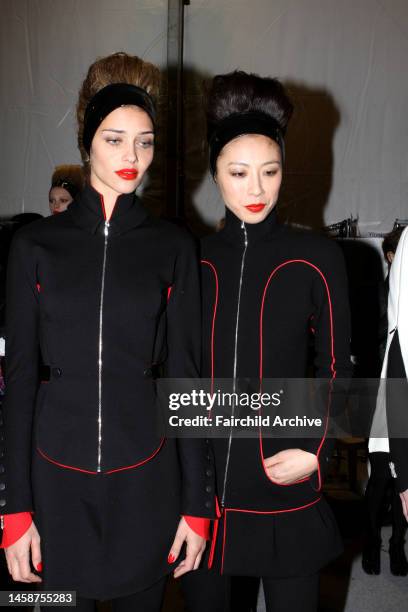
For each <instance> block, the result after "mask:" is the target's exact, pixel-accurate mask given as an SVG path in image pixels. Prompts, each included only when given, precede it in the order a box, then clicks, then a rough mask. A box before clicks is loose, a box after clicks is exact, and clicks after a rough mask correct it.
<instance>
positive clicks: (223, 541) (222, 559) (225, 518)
mask: <svg viewBox="0 0 408 612" xmlns="http://www.w3.org/2000/svg"><path fill="white" fill-rule="evenodd" d="M224 510H225V512H224V533H223V536H222V556H221V574H222V573H223V571H224V553H225V540H226V536H227V509H226V508H225V509H224Z"/></svg>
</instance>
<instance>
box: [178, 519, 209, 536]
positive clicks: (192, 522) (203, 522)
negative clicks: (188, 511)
mask: <svg viewBox="0 0 408 612" xmlns="http://www.w3.org/2000/svg"><path fill="white" fill-rule="evenodd" d="M183 518H184V520H185V521H186V523H187V525H188V526H189V527H190V529H192V530H193V531H195V533H196V534H198V535H199V536H201V537H202V538H204V539H205V540H209V539H210V524H211V519H207V518H200V517H199V516H183Z"/></svg>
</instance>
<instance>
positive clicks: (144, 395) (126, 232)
mask: <svg viewBox="0 0 408 612" xmlns="http://www.w3.org/2000/svg"><path fill="white" fill-rule="evenodd" d="M170 287H171V293H170V295H169V288H170ZM199 295H200V292H199V276H198V260H197V255H196V249H195V245H194V242H193V240H192V239H191V238H190V237H189V236H188V234H186V233H185V232H184V231H182V230H180V229H179V228H177V227H175V226H173V225H171V224H169V223H166V222H164V221H161V220H157V219H154V218H152V217H150V216H149V215H148V214H147V212H146V211H145V209H144V208H143V207H142V205H141V203H140V201H139V200H138V198H137V197H135V196H134V195H133V194H129V195H122V196H120V197H119V198H118V200H117V203H116V206H115V208H114V211H113V214H112V218H111V220H110V223H109V225H107V224H106V223H105V221H104V217H103V207H102V205H101V198H100V196H99V194H98V193H97V192H96V191H95V190H94V189H92V188H91V187H87V188H86V189H85V191H84V192H83V193H82V194H81V195H80V196H79V197H78V199H77V200H76V201H75V202H74V203H72V204H71V206H70V207H69V208H68V210H67V211H66V212H65V213H62V214H59V215H56V216H53V217H48V218H47V219H44V220H41V221H39V222H35V223H33V224H31V225H29V226H27V227H26V228H24V229H22V230H21V231H19V232H18V234H17V236H16V238H15V240H14V243H13V246H12V251H11V254H10V264H9V272H8V289H7V348H6V353H7V357H6V360H7V363H6V369H7V372H6V399H5V403H4V420H5V449H6V452H5V457H4V459H2V460H1V462H0V463H1V465H2V468H3V473H2V474H1V479H0V480H1V481H2V482H3V481H4V484H5V486H4V490H1V491H0V498H1V502H0V503H1V507H0V511H1V513H3V514H6V513H14V512H21V511H29V510H34V512H36V511H37V507H36V506H38V504H40V505H41V503H42V498H41V499H39V502H38V503H37V502H36V499H37V496H36V492H35V491H34V499H33V491H32V482H31V473H30V470H31V464H32V456H33V455H32V454H33V453H35V454H36V459H37V458H38V457H39V458H41V459H42V460H44V461H47V462H48V463H52V465H54V466H57V467H58V468H60V472H61V474H62V473H67V472H68V471H70V472H71V473H72V474H78V473H81V474H89V475H90V476H92V478H94V479H97V478H99V477H104V476H105V477H106V476H107V475H115V474H119V475H120V474H124V473H130V472H131V471H132V470H138V471H141V470H143V469H144V468H146V465H149V466H150V467H149V470H150V472H151V482H150V486H149V490H148V491H140V492H139V497H140V496H144V503H145V505H146V503H147V502H146V500H148V501H149V500H150V501H149V503H148V504H147V506H148V507H149V504H150V506H151V510H152V511H154V512H155V513H156V516H157V520H158V525H160V522H162V524H165V521H164V520H163V521H161V520H160V516H161V515H163V517H164V516H165V515H166V513H167V512H169V511H170V512H173V510H174V509H175V508H178V511H179V513H181V514H187V515H195V516H212V512H213V510H212V506H213V494H209V493H208V491H206V488H208V487H209V482H210V480H211V478H210V477H209V476H208V475H207V474H206V472H208V459H207V451H206V444H205V441H204V440H181V441H180V442H176V441H175V440H162V439H161V438H160V436H159V433H158V429H157V426H156V412H155V408H156V395H155V383H154V380H153V375H154V369H155V367H156V365H157V364H158V363H161V364H164V369H165V374H166V375H167V376H169V377H197V375H198V373H199V367H200V364H199V361H200V298H199ZM41 361H42V362H43V364H45V365H46V366H47V367H46V368H41V370H40V368H39V366H40V362H41ZM39 370H40V374H39ZM43 372H45V374H44V373H43ZM39 378H42V379H43V381H42V382H41V383H39ZM47 379H49V380H47ZM173 447H177V452H173V451H172V450H171V449H173ZM163 453H164V454H165V456H166V460H165V463H166V467H165V470H166V472H165V473H166V475H167V476H166V477H167V479H168V482H171V483H172V486H171V489H172V491H173V495H174V496H175V500H176V501H175V500H174V499H172V500H170V501H169V500H167V499H164V498H163V495H162V491H163V487H162V483H163V466H161V468H160V470H158V471H157V473H156V472H155V470H154V465H155V461H158V462H160V461H161V459H160V457H161V456H162V455H163ZM61 482H62V481H61ZM95 482H96V481H95ZM180 489H181V497H180V495H179V490H180ZM149 496H150V497H149ZM177 496H178V498H177ZM177 499H178V501H177ZM124 503H125V502H124ZM169 505H170V506H171V509H170V510H169ZM127 510H128V511H129V512H130V511H131V512H133V513H134V517H135V524H137V522H138V521H139V524H140V527H142V525H141V522H142V521H143V520H150V519H149V517H148V516H143V515H142V516H139V515H138V513H137V510H135V509H126V508H124V511H127ZM101 511H102V512H103V509H102V510H101ZM173 518H174V517H173ZM71 524H72V523H71ZM74 524H75V523H73V524H72V527H73V528H74ZM176 526H177V524H176V523H174V530H175V528H176ZM158 529H160V527H158ZM142 531H143V530H142ZM170 535H172V536H174V532H173V533H172V534H170ZM142 542H143V541H142ZM142 546H147V543H145V544H143V543H142ZM148 546H149V547H151V548H153V549H154V546H155V543H154V542H149V544H148ZM148 557H149V555H146V564H147V563H148V562H147V558H148ZM157 577H158V576H155V577H154V578H157ZM152 579H153V575H152Z"/></svg>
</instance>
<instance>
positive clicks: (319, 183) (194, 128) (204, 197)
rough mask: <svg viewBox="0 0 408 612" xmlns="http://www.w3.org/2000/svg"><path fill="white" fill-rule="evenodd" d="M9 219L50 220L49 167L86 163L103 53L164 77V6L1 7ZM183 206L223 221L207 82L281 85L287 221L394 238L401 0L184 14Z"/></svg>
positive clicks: (290, 3)
mask: <svg viewBox="0 0 408 612" xmlns="http://www.w3.org/2000/svg"><path fill="white" fill-rule="evenodd" d="M0 11H1V12H0V110H1V113H0V138H1V143H2V155H1V164H0V185H1V187H0V216H1V217H5V216H8V215H11V214H15V213H17V212H21V211H38V212H42V213H43V214H46V213H47V192H48V187H49V180H50V176H51V172H52V169H53V167H54V166H55V165H57V164H60V163H72V162H75V161H79V155H78V152H77V149H76V134H75V123H74V109H75V103H76V96H77V92H78V88H79V86H80V83H81V81H82V79H83V77H84V74H85V71H86V69H87V67H88V65H89V64H90V63H91V61H93V60H94V59H95V58H96V57H97V56H100V55H104V54H108V53H111V52H114V51H118V50H125V51H128V52H131V53H136V54H139V55H141V56H142V57H144V58H146V59H148V60H150V61H153V62H156V63H157V64H159V65H160V66H162V67H164V66H165V64H166V43H167V0H115V2H112V0H0ZM185 13H186V20H185V66H186V71H187V92H186V96H185V102H186V118H187V121H186V151H187V168H186V171H187V185H186V186H187V190H186V194H187V209H188V210H189V211H190V216H192V214H193V211H198V213H199V215H200V217H201V218H202V219H203V220H204V221H205V222H208V223H210V224H212V223H213V222H214V221H215V220H217V219H218V218H220V217H221V216H222V215H223V209H222V205H221V202H220V201H219V197H218V195H217V192H216V189H215V188H214V185H213V184H212V182H211V180H210V179H209V178H208V174H206V151H205V142H204V133H205V131H204V122H203V111H202V93H201V92H202V89H201V81H202V79H203V77H208V76H212V75H213V74H216V73H221V72H226V71H230V70H233V69H235V68H241V69H244V70H250V71H254V72H259V73H261V74H265V75H272V76H278V77H279V78H281V79H282V80H283V81H284V82H285V83H286V84H287V85H288V86H289V88H290V90H291V92H292V95H293V97H294V100H295V104H296V109H297V110H296V113H295V116H294V118H293V121H292V125H291V127H290V129H289V133H288V158H287V165H286V177H285V186H284V189H283V192H282V197H281V203H280V207H281V212H282V214H283V215H284V216H286V217H287V218H289V219H291V220H292V221H296V222H300V223H303V222H310V223H311V224H313V225H321V224H322V223H333V222H335V221H339V220H341V219H343V218H345V217H347V216H349V215H350V214H353V215H354V216H358V217H359V220H360V223H359V225H360V229H361V230H362V232H364V233H366V232H368V231H386V230H388V229H390V227H391V226H392V223H393V221H394V219H395V218H396V217H408V155H407V150H408V147H407V144H408V138H407V136H408V121H407V116H406V115H407V108H408V105H407V100H408V79H406V70H405V68H404V67H405V63H406V58H407V57H408V2H406V0H381V1H380V0H342V1H341V2H339V1H338V0H190V5H189V6H186V8H185Z"/></svg>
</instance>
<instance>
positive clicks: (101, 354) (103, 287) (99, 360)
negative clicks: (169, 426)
mask: <svg viewBox="0 0 408 612" xmlns="http://www.w3.org/2000/svg"><path fill="white" fill-rule="evenodd" d="M103 233H104V235H105V242H104V246H103V263H102V281H101V296H100V300H99V351H98V352H99V354H98V467H97V472H100V471H101V461H102V366H103V359H102V357H103V298H104V293H105V273H106V253H107V250H108V236H109V221H105V227H104V231H103Z"/></svg>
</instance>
